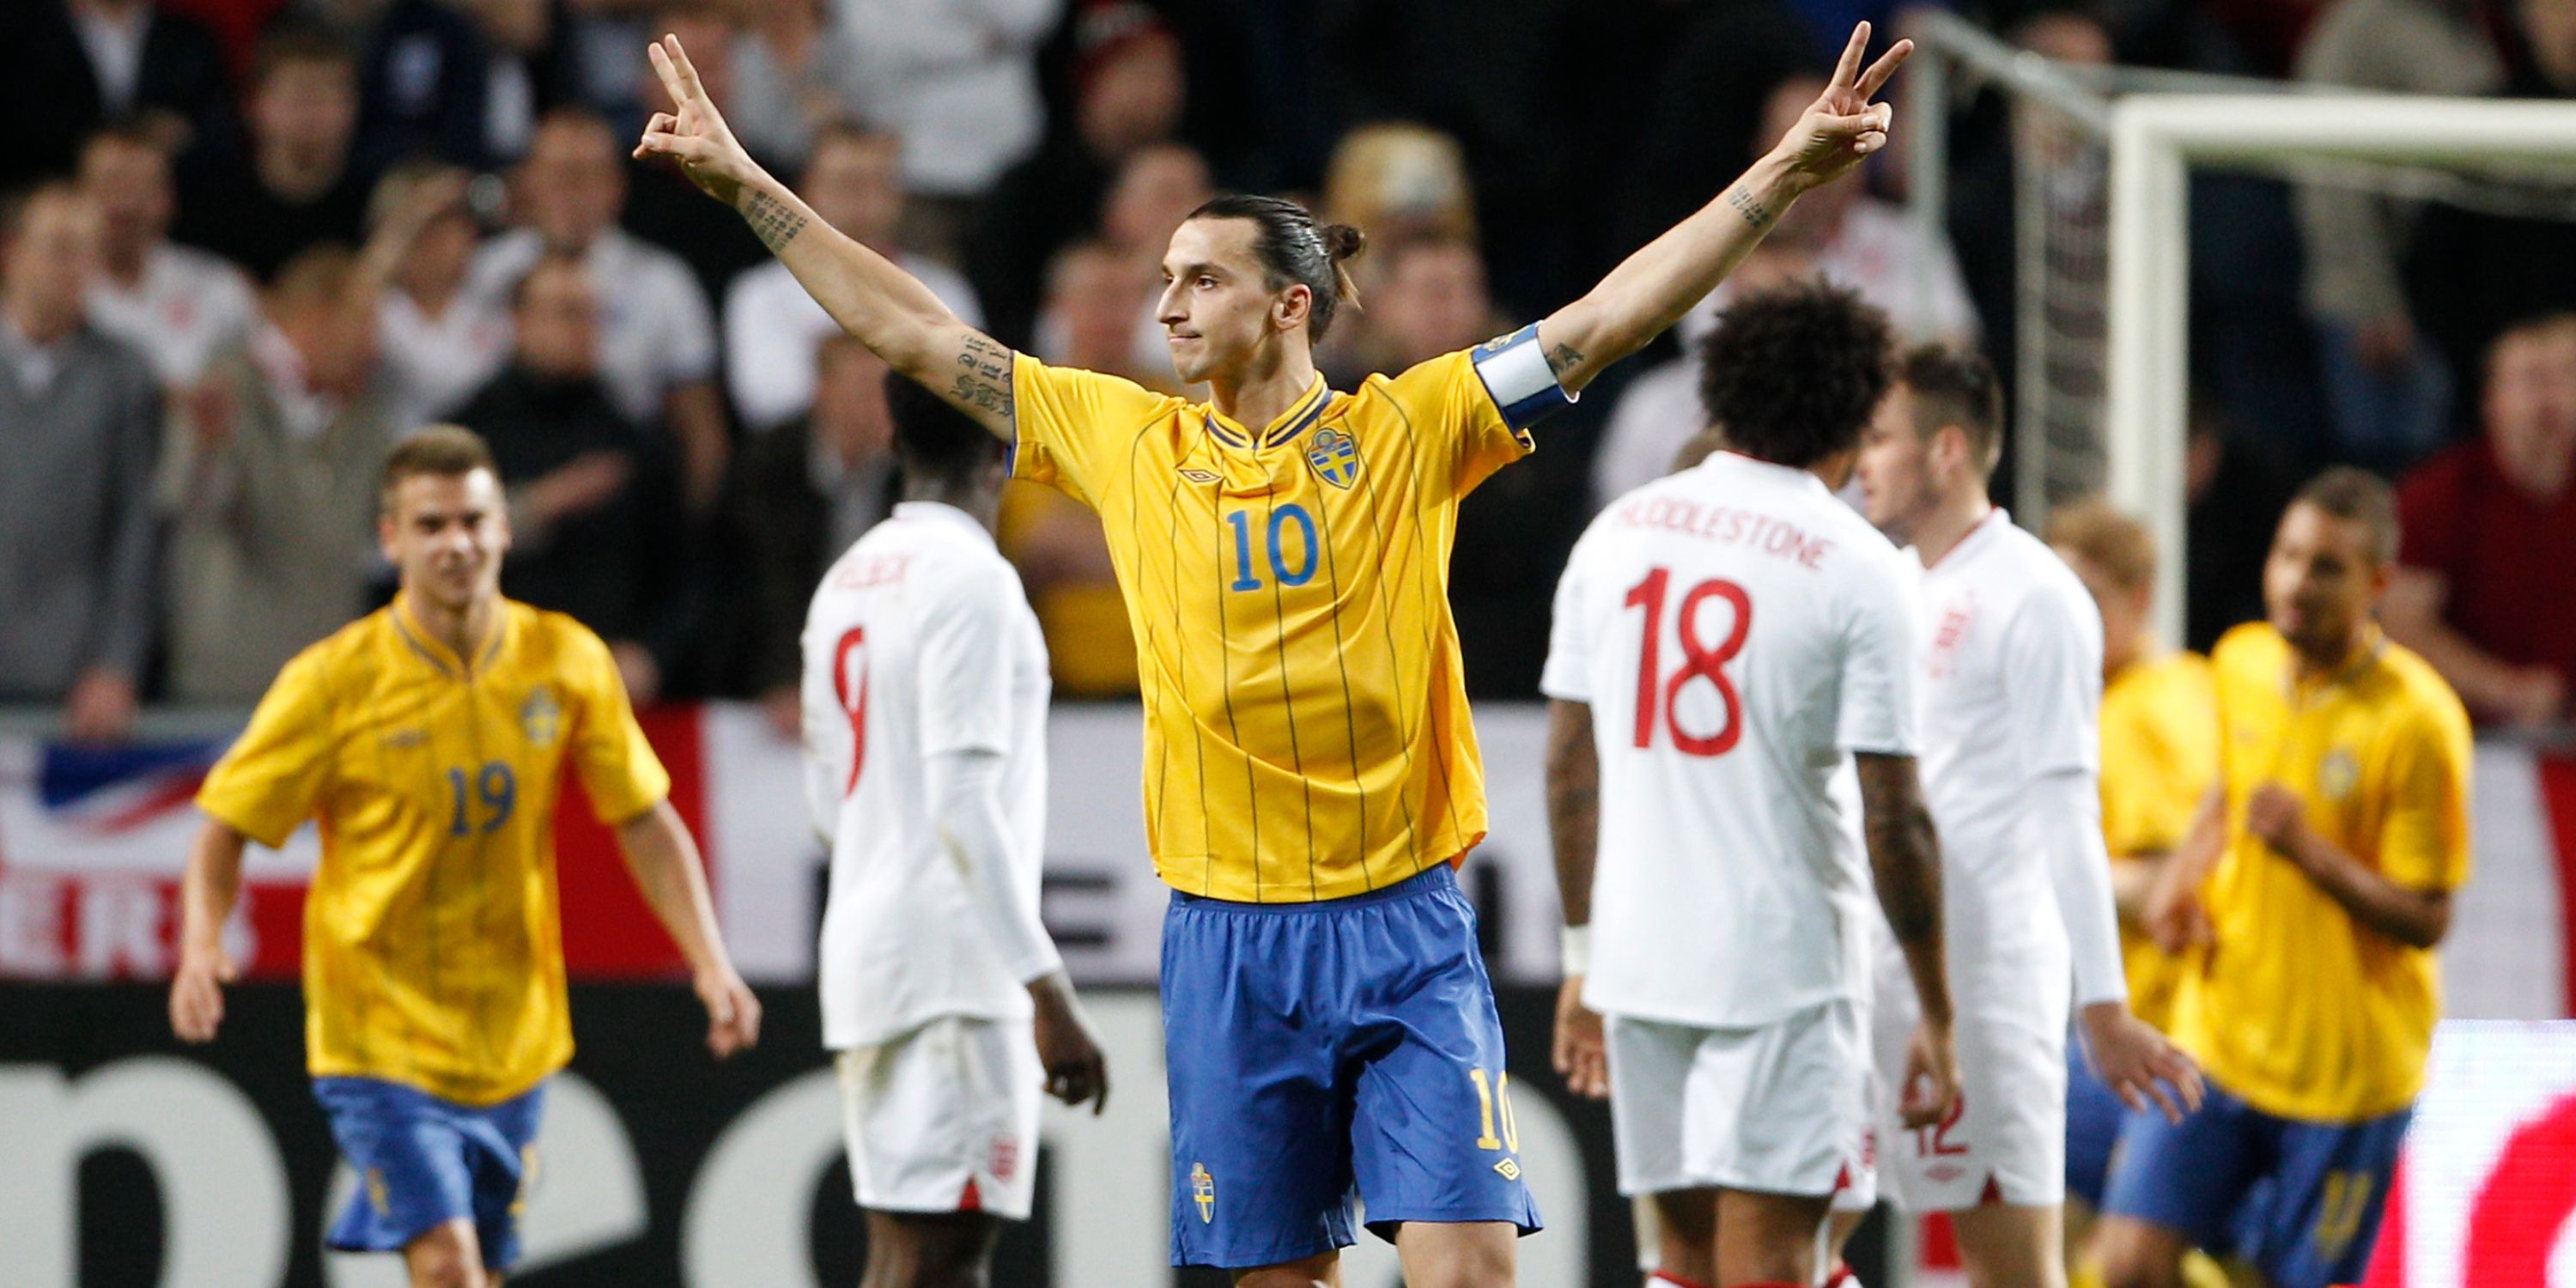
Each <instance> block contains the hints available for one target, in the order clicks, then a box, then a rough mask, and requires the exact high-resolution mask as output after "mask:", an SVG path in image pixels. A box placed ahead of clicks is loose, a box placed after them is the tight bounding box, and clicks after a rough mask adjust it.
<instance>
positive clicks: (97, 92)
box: [0, 0, 240, 185]
mask: <svg viewBox="0 0 2576 1288" xmlns="http://www.w3.org/2000/svg"><path fill="white" fill-rule="evenodd" d="M0 48H5V49H7V50H8V51H9V54H10V69H9V78H8V82H7V85H6V87H5V88H0V106H5V107H6V108H8V109H9V112H8V119H10V120H12V121H16V122H19V123H21V133H20V135H19V137H18V138H16V139H14V140H12V143H11V147H10V148H9V151H8V156H7V159H6V160H0V185H5V184H9V183H13V182H15V181H17V180H20V179H23V178H27V177H29V176H33V175H41V174H59V173H62V172H64V171H67V170H69V169H71V168H72V163H73V161H74V159H75V157H76V156H77V154H78V150H79V148H80V146H81V141H82V140H83V139H86V138H87V137H89V134H90V132H91V131H93V130H96V129H97V128H98V127H99V126H101V125H104V124H107V123H109V122H112V121H132V122H134V123H135V124H137V125H139V126H141V127H143V128H144V129H146V130H148V131H149V132H150V133H151V135H152V136H153V137H154V138H156V139H158V140H160V142H161V144H162V146H163V147H164V148H166V149H167V150H168V151H169V152H170V153H171V154H172V155H178V154H181V153H199V152H201V151H203V152H221V151H224V150H228V149H230V148H232V147H234V146H235V145H236V144H237V142H238V139H239V134H240V128H239V125H238V123H237V122H236V121H235V119H234V116H233V95H232V84H231V81H230V78H229V77H227V76H226V75H225V72H224V60H223V48H222V46H221V45H220V44H219V43H217V41H216V39H215V35H214V33H213V32H212V31H209V30H208V29H207V28H206V26H205V25H204V24H203V23H200V22H198V21H196V20H195V19H193V18H189V17H187V16H185V15H182V14H177V13H171V12H169V11H167V10H165V9H163V8H161V7H160V6H158V5H156V4H154V3H152V0H12V3H9V4H7V5H0Z"/></svg>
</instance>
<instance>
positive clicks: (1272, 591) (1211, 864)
mask: <svg viewBox="0 0 2576 1288" xmlns="http://www.w3.org/2000/svg"><path fill="white" fill-rule="evenodd" d="M1522 337H1532V338H1533V339H1534V333H1533V332H1532V331H1530V330H1529V329H1526V328H1525V329H1524V330H1523V331H1522V332H1521V333H1520V334H1519V335H1518V336H1514V337H1506V338H1505V340H1500V341H1496V342H1495V343H1494V344H1491V345H1487V346H1484V347H1483V348H1481V349H1478V350H1472V351H1462V352H1459V353H1452V354H1448V355H1446V356H1443V357H1439V358H1434V359H1432V360H1430V361H1428V362H1425V363H1423V364H1421V365H1420V366H1417V367H1414V368H1413V369H1411V370H1409V371H1406V372H1404V373H1403V374H1401V375H1398V376H1395V377H1393V378H1392V379H1389V378H1386V377H1371V378H1370V379H1369V380H1368V381H1367V382H1365V383H1364V384H1363V385H1362V386H1361V387H1360V389H1359V390H1358V391H1357V392H1354V393H1337V392H1335V391H1333V390H1332V389H1330V388H1328V387H1327V386H1326V385H1325V384H1324V382H1323V381H1322V380H1321V379H1320V378H1319V379H1318V380H1317V381H1316V382H1315V384H1314V386H1313V387H1312V388H1311V389H1310V390H1309V391H1308V392H1307V393H1306V395H1305V396H1304V397H1303V398H1301V399H1299V400H1298V402H1297V403H1296V405H1295V406H1292V407H1290V408H1289V409H1288V411H1287V412H1286V413H1285V414H1283V415H1282V416H1280V418H1279V419H1278V420H1276V421H1274V422H1272V423H1270V424H1268V425H1258V426H1251V425H1240V424H1236V423H1235V422H1234V421H1232V420H1229V419H1227V418H1226V417H1224V416H1222V415H1219V414H1217V413H1216V412H1215V411H1214V410H1213V409H1212V408H1211V407H1209V406H1208V405H1206V404H1191V403H1187V402H1184V401H1182V400H1181V399H1178V398H1174V397H1169V396H1166V395H1163V394H1157V393H1153V392H1151V391H1149V390H1146V389H1144V388H1142V387H1140V386H1138V385H1135V384H1132V383H1129V382H1127V381H1125V380H1120V379H1117V378H1115V377H1110V376H1103V375H1099V374H1095V373H1092V372H1086V371H1076V370H1070V369H1065V368H1057V367H1050V366H1047V365H1046V364H1044V363H1041V362H1039V361H1037V360H1036V359H1033V358H1030V357H1028V356H1026V355H1022V356H1021V357H1020V359H1019V361H1018V364H1017V368H1016V370H1015V371H1014V373H1013V383H1014V392H1015V394H1016V398H1017V406H1018V427H1019V435H1018V443H1017V446H1016V448H1015V453H1014V465H1013V468H1014V471H1015V473H1016V474H1017V475H1018V476H1019V477H1021V478H1025V479H1030V480H1034V481H1036V482H1040V483H1045V484H1048V485H1050V486H1053V487H1056V488H1058V489H1060V490H1062V491H1064V492H1066V493H1067V494H1069V495H1071V496H1073V497H1074V498H1075V499H1077V500H1080V501H1082V502H1084V503H1086V504H1088V505H1090V506H1091V507H1092V508H1093V509H1095V510H1097V511H1099V513H1100V516H1101V520H1102V526H1103V528H1104V530H1105V531H1106V532H1107V534H1108V539H1109V549H1110V556H1111V560H1112V562H1113V564H1114V565H1115V567H1116V569H1117V574H1118V584H1119V587H1120V589H1121V590H1122V591H1123V592H1124V593H1125V598H1126V605H1127V616H1128V622H1129V624H1130V626H1131V627H1132V628H1133V630H1134V633H1135V637H1136V651H1137V671H1138V680H1139V685H1140V688H1141V690H1142V698H1143V702H1144V708H1145V760H1144V765H1145V785H1144V786H1145V828H1146V837H1147V841H1148V844H1149V846H1150V847H1151V849H1152V852H1153V855H1154V863H1155V868H1156V870H1157V871H1158V872H1159V873H1160V874H1161V875H1162V878H1163V880H1164V881H1166V882H1168V883H1170V884H1171V885H1172V886H1173V887H1175V888H1177V889H1179V890H1182V891H1185V892H1187V893H1191V894H1198V895H1207V896H1211V897H1214V898H1219V899H1232V900H1239V901H1246V902H1281V901H1293V902H1306V901H1315V900H1323V899H1337V898H1344V897H1347V896H1350V895H1355V894H1361V893H1364V892H1366V891H1369V890H1373V889H1376V888H1379V887H1381V886H1385V885H1388V884H1390V883H1392V882H1396V881H1401V880H1403V879H1405V878H1407V877H1410V876H1412V875H1414V874H1415V873H1417V872H1420V871H1422V870H1424V869H1425V868H1427V867H1429V866H1431V865H1432V864H1436V863H1443V862H1449V861H1453V860H1455V859H1457V858H1459V857H1460V856H1462V855H1463V854H1465V852H1466V851H1467V850H1468V849H1469V848H1470V847H1472V846H1474V845H1475V844H1476V843H1477V842H1478V841H1480V840H1482V839H1483V838H1484V835H1485V794H1484V769H1483V765H1482V764H1481V762H1480V761H1479V759H1478V757H1477V751H1476V732H1475V728H1474V726H1473V725H1472V724H1471V723H1470V721H1469V717H1468V711H1467V698H1466V689H1465V687H1464V684H1463V680H1462V674H1461V669H1460V665H1459V652H1458V634H1457V629H1456V627H1455V626H1454V625H1453V623H1452V622H1451V619H1450V614H1449V598H1448V569H1449V550H1450V541H1451V536H1452V533H1453V531H1454V529H1455V526H1456V518H1457V507H1458V502H1459V499H1460V498H1462V497H1464V496H1465V495H1466V494H1467V493H1468V492H1469V491H1470V490H1471V489H1473V488H1474V487H1475V486H1476V485H1477V484H1478V483H1479V482H1481V481H1483V480H1484V479H1485V478H1486V477H1487V476H1488V475H1490V474H1492V473H1493V472H1494V470H1496V469H1497V468H1499V467H1501V466H1502V465H1504V464H1506V463H1508V462H1511V461H1513V460H1517V459H1519V458H1520V457H1521V456H1523V455H1525V454H1526V453H1528V452H1529V450H1530V448H1531V442H1530V439H1529V437H1528V435H1527V434H1526V433H1525V432H1524V431H1523V429H1522V428H1520V426H1521V425H1525V424H1526V423H1527V420H1528V419H1530V418H1534V416H1533V412H1534V410H1543V408H1542V407H1541V404H1544V403H1546V402H1548V401H1549V399H1548V398H1547V397H1546V396H1544V395H1541V394H1535V393H1534V394H1531V395H1529V397H1528V400H1527V401H1522V402H1517V405H1516V406H1515V414H1514V415H1512V416H1509V417H1507V416H1506V414H1505V411H1504V409H1503V406H1501V405H1498V404H1497V401H1496V399H1497V397H1498V396H1502V397H1504V398H1505V400H1506V402H1507V403H1512V402H1515V401H1516V400H1514V399H1513V398H1512V397H1511V394H1512V393H1514V392H1517V391H1515V390H1513V389H1511V388H1510V387H1509V386H1504V387H1503V393H1502V394H1500V395H1498V394H1497V393H1493V392H1488V384H1489V383H1491V382H1493V381H1496V380H1504V379H1507V378H1508V372H1507V373H1506V374H1505V375H1500V376H1498V375H1497V374H1496V372H1495V369H1494V368H1493V366H1492V365H1490V364H1491V362H1492V360H1493V358H1494V356H1495V355H1497V354H1500V353H1502V352H1503V350H1504V349H1505V347H1506V346H1507V343H1508V342H1511V341H1520V342H1521V343H1522V344H1524V345H1526V349H1527V352H1526V354H1514V355H1512V356H1513V357H1514V358H1521V359H1526V361H1519V362H1517V363H1516V364H1515V366H1516V367H1517V369H1518V371H1519V372H1520V373H1521V374H1522V376H1523V377H1524V378H1525V377H1526V376H1527V373H1528V370H1529V368H1528V361H1536V347H1535V344H1534V343H1531V342H1529V341H1526V340H1523V339H1522ZM1479 355H1482V356H1483V357H1484V358H1485V359H1486V360H1487V363H1488V365H1487V366H1486V367H1485V368H1484V369H1483V371H1482V373H1481V374H1480V369H1479V365H1478V357H1479ZM1542 370H1543V368H1542ZM1523 384H1524V385H1532V384H1534V382H1530V381H1528V380H1526V379H1524V380H1523ZM1553 392H1554V385H1553V383H1552V380H1551V381H1550V382H1549V383H1548V385H1547V390H1546V393H1547V394H1551V395H1552V394H1553ZM1554 401H1555V402H1556V403H1558V404H1560V405H1561V402H1562V397H1561V395H1560V396H1556V398H1555V400H1554Z"/></svg>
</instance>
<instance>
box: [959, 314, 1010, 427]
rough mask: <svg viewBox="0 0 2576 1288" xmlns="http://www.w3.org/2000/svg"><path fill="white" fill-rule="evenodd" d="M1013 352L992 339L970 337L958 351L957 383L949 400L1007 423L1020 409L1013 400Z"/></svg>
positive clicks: (978, 336)
mask: <svg viewBox="0 0 2576 1288" xmlns="http://www.w3.org/2000/svg"><path fill="white" fill-rule="evenodd" d="M1011 358H1012V354H1011V350H1010V349H1009V347H1008V346H1005V345H1003V344H1001V343H999V342H997V341H994V340H992V339H991V338H989V337H986V336H981V335H968V336H967V337H966V343H965V344H964V345H962V346H960V347H959V349H958V351H957V383H956V384H954V385H951V386H949V389H948V398H949V401H951V402H956V403H961V404H963V405H965V406H969V407H974V408H977V409H979V410H982V411H989V412H992V413H994V414H995V415H998V416H1000V417H1002V418H1003V419H1005V420H1008V419H1010V418H1011V416H1012V415H1013V414H1014V412H1015V410H1016V408H1015V407H1014V405H1013V403H1012V398H1011Z"/></svg>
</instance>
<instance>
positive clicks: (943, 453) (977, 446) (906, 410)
mask: <svg viewBox="0 0 2576 1288" xmlns="http://www.w3.org/2000/svg"><path fill="white" fill-rule="evenodd" d="M885 395H886V411H887V412H888V413H889V414H890V415H891V416H893V418H894V455H895V461H896V462H897V463H898V464H900V465H901V466H902V467H903V472H904V475H905V476H906V477H907V478H925V477H936V478H941V479H946V480H948V481H949V482H952V483H963V482H967V481H969V480H971V479H972V478H973V477H974V475H975V472H976V471H977V470H980V469H983V468H984V467H986V466H988V465H990V464H992V463H993V462H994V461H996V460H998V459H1000V458H1001V455H1002V451H1003V448H1002V440H1000V439H998V438H995V437H994V436H993V435H991V434H989V433H987V432H985V429H984V427H983V426H981V425H978V424H976V423H975V422H974V421H973V420H972V419H970V418H968V417H967V415H966V413H964V412H962V411H959V410H957V409H956V408H955V407H952V406H950V405H949V404H948V401H947V400H946V399H944V398H941V397H940V396H939V395H937V394H935V393H932V392H931V391H930V390H929V388H928V387H927V386H924V385H923V384H921V383H920V382H919V381H916V380H914V379H913V378H911V377H910V376H907V375H904V374H903V373H902V372H900V371H889V372H887V373H886V379H885Z"/></svg>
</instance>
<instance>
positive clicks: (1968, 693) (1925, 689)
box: [1922, 509, 2102, 1010]
mask: <svg viewBox="0 0 2576 1288" xmlns="http://www.w3.org/2000/svg"><path fill="white" fill-rule="evenodd" d="M1923 608H1924V612H1925V614H1926V616H1925V622H1926V637H1927V639H1928V641H1929V643H1928V646H1927V648H1926V650H1925V653H1924V659H1923V684H1922V693H1923V795H1924V800H1925V803H1926V804H1928V805H1929V806H1930V807H1931V809H1932V822H1933V825H1934V826H1935V827H1937V828H1938V829H1939V830H1940V833H1941V887H1942V892H1943V899H1942V905H1943V916H1944V924H1943V937H1944V938H1945V939H1946V940H1947V942H1948V944H1949V959H1950V988H1951V991H1952V993H1953V994H1954V995H1955V996H1957V997H1958V998H1959V999H1961V1004H1962V1005H1972V1004H1977V1003H1978V1000H1979V999H1981V998H1983V999H1992V1000H1994V1001H1995V1002H1997V1003H1998V1004H2001V1005H2006V1006H2012V1007H2016V1008H2017V1007H2019V1006H2020V1005H2021V1003H2022V1002H2024V1001H2029V1003H2030V1005H2033V1006H2039V1007H2048V1006H2052V1005H2053V1006H2054V1007H2056V1008H2059V1009H2061V1010H2062V1008H2063V1007H2064V1006H2065V995H2066V992H2067V978H2068V948H2067V938H2066V918H2065V917H2064V916H2063V915H2062V914H2061V913H2060V911H2059V908H2058V905H2057V892H2056V887H2055V885H2054V883H2053V882H2052V881H2051V879H2050V874H2049V862H2048V854H2047V851H2046V849H2045V848H2044V846H2043V845H2042V844H2041V843H2040V841H2039V839H2038V838H2036V837H2033V836H2031V835H2029V834H2028V827H2029V821H2030V820H2029V819H2028V818H2027V814H2028V811H2027V810H2026V809H2025V808H2024V800H2025V795H2024V792H2023V787H2024V785H2025V784H2027V783H2029V782H2030V781H2032V780H2034V779H2037V778H2040V777H2043V776H2045V775H2048V774H2054V773H2069V772H2075V773H2085V774H2092V773H2098V772H2099V771H2100V767H2101V742H2100V735H2099V732H2098V730H2099V727H2100V710H2101V702H2102V616H2101V613H2100V611H2099V610H2098V609H2096V608H2095V607H2094V605H2093V600H2092V598H2091V597H2090V596H2089V595H2087V594H2086V593H2085V590H2084V585H2083V583H2082V582H2079V581H2077V580H2076V579H2075V574H2074V573H2073V572H2070V571H2068V570H2067V567H2066V565H2065V564H2064V563H2063V562H2060V561H2059V559H2058V558H2057V556H2056V554H2055V553H2053V552H2052V551H2050V550H2049V548H2048V546H2047V545H2046V544H2045V543H2043V542H2042V541H2040V539H2039V538H2037V537H2034V536H2032V535H2031V534H2029V533H2027V532H2024V531H2022V530H2021V529H2020V528H2018V527H2015V526H2014V525H2013V522H2012V519H2011V517H2010V516H2008V515H2006V514H2005V513H2004V512H2003V511H2002V510H2001V509H1997V510H1995V511H1994V512H1993V513H1991V514H1989V515H1987V516H1986V519H1985V521H1984V522H1983V523H1980V524H1979V525H1978V526H1977V527H1976V528H1975V529H1974V530H1972V531H1971V532H1970V533H1969V534H1968V535H1967V536H1966V537H1965V538H1963V539H1962V540H1961V541H1960V542H1959V544H1958V545H1956V546H1953V547H1951V549H1950V551H1949V552H1948V553H1947V554H1945V555H1943V556H1942V557H1941V558H1940V559H1939V560H1937V561H1936V562H1934V563H1933V564H1932V566H1931V567H1929V568H1927V569H1925V570H1924V573H1923ZM2031 999H2036V1000H2031Z"/></svg>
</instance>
